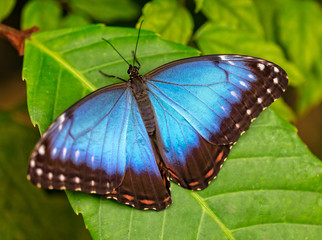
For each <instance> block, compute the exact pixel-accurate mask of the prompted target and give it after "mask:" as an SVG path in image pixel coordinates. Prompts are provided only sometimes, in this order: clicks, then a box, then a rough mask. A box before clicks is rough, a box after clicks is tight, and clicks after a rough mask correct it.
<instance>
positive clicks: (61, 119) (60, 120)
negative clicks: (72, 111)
mask: <svg viewBox="0 0 322 240" xmlns="http://www.w3.org/2000/svg"><path fill="white" fill-rule="evenodd" d="M58 121H59V122H60V123H62V122H64V121H65V113H63V114H62V115H60V117H59V118H58Z"/></svg>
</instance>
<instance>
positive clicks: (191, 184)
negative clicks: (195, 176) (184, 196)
mask: <svg viewBox="0 0 322 240" xmlns="http://www.w3.org/2000/svg"><path fill="white" fill-rule="evenodd" d="M198 184H199V182H192V183H189V186H191V187H193V186H196V185H198Z"/></svg>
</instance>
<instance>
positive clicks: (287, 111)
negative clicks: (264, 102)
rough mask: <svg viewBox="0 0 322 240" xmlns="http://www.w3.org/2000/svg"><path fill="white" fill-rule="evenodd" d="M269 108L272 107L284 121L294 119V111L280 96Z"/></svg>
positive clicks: (293, 120)
mask: <svg viewBox="0 0 322 240" xmlns="http://www.w3.org/2000/svg"><path fill="white" fill-rule="evenodd" d="M270 108H271V109H273V110H274V111H275V112H276V113H278V114H279V115H280V116H281V117H282V118H283V119H285V120H286V121H288V122H295V121H296V115H295V113H294V111H293V110H292V108H291V107H290V106H288V105H287V104H286V103H285V101H284V100H283V98H280V99H279V100H278V101H276V102H273V103H272V105H271V106H270Z"/></svg>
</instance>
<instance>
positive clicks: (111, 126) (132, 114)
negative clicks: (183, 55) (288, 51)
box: [28, 55, 287, 211]
mask: <svg viewBox="0 0 322 240" xmlns="http://www.w3.org/2000/svg"><path fill="white" fill-rule="evenodd" d="M128 74H129V76H130V79H129V81H128V82H123V83H118V84H114V85H111V86H107V87H103V88H101V89H99V90H97V91H95V92H93V93H91V94H89V95H88V96H86V97H84V98H83V99H81V100H80V101H79V102H77V103H75V104H74V105H73V106H72V107H70V108H69V109H67V110H66V111H65V112H64V113H63V114H62V115H61V116H60V117H58V118H57V119H56V120H55V121H54V122H53V123H52V124H51V126H50V127H49V128H48V130H47V131H46V132H45V133H44V134H43V136H42V138H41V139H40V141H39V142H38V144H37V145H36V147H35V149H34V151H33V153H32V155H31V159H30V163H29V169H28V178H29V179H30V181H31V182H32V183H33V184H35V185H36V186H38V187H42V188H47V189H67V190H71V191H82V192H85V193H94V194H99V195H103V196H105V197H108V198H115V199H116V200H117V201H119V202H120V203H123V204H128V205H131V206H133V207H135V208H138V209H154V210H158V211H159V210H163V209H165V208H166V207H167V206H169V205H170V204H171V202H172V200H171V198H170V190H169V186H170V182H169V181H168V180H167V179H168V178H169V179H171V180H172V181H173V182H175V183H177V184H179V185H180V186H182V187H184V188H187V189H190V190H201V189H204V188H206V187H207V186H208V184H209V183H210V181H211V180H213V179H214V178H215V177H216V175H217V174H218V172H219V170H220V168H221V166H222V164H223V162H224V161H225V159H226V158H227V156H228V154H229V151H230V149H231V147H232V145H233V144H234V143H235V142H236V141H237V140H238V138H239V137H240V136H241V135H242V134H243V133H244V132H245V131H246V130H247V129H248V128H249V125H250V123H251V122H252V121H253V119H255V118H256V117H257V116H258V115H259V113H260V112H261V111H262V110H263V109H265V108H266V107H268V106H269V105H270V104H271V103H272V102H273V101H275V100H276V99H277V98H279V97H280V96H281V94H282V93H283V92H284V91H285V89H286V87H287V75H286V73H285V72H284V70H283V69H282V68H280V67H279V66H277V65H276V64H274V63H271V62H269V61H266V60H264V59H259V58H254V57H249V56H241V55H208V56H200V57H193V58H187V59H181V60H177V61H174V62H171V63H168V64H165V65H163V66H161V67H158V68H156V69H155V70H152V71H151V72H149V73H147V74H146V75H144V76H141V75H140V74H139V68H138V67H136V66H131V65H130V68H129V70H128Z"/></svg>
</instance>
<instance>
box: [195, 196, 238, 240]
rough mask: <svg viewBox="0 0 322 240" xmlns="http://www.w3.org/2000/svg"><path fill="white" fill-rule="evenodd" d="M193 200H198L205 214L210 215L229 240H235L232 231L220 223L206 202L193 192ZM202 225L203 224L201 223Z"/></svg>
mask: <svg viewBox="0 0 322 240" xmlns="http://www.w3.org/2000/svg"><path fill="white" fill-rule="evenodd" d="M190 194H191V196H192V197H193V198H195V199H196V200H197V202H198V203H199V204H200V206H202V208H203V209H204V210H205V212H206V213H207V214H208V215H209V217H210V218H212V219H213V220H214V222H216V223H217V224H218V226H219V227H220V228H221V229H222V231H223V232H224V234H225V235H226V236H227V238H228V239H231V240H235V238H234V237H233V235H232V234H231V231H230V230H229V229H228V228H227V227H226V226H225V224H224V223H223V222H221V221H220V219H219V218H218V217H217V216H216V214H215V213H214V212H213V211H211V209H210V208H209V207H208V205H207V204H206V202H205V201H204V199H203V198H201V197H200V196H199V195H198V194H197V193H195V192H191V193H190ZM200 224H201V222H200Z"/></svg>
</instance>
